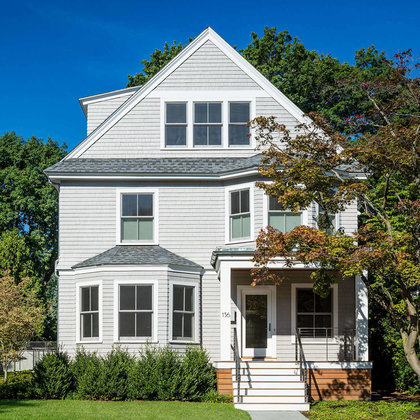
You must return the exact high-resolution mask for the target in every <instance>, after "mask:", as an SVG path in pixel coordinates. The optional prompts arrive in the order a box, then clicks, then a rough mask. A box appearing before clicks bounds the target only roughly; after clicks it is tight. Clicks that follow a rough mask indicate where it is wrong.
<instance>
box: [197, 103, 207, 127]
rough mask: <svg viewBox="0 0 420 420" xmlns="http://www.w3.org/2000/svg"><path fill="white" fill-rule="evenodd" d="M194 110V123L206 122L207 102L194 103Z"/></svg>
mask: <svg viewBox="0 0 420 420" xmlns="http://www.w3.org/2000/svg"><path fill="white" fill-rule="evenodd" d="M194 107H195V110H194V115H195V120H194V121H195V122H196V123H206V122H208V121H207V104H206V103H200V104H194Z"/></svg>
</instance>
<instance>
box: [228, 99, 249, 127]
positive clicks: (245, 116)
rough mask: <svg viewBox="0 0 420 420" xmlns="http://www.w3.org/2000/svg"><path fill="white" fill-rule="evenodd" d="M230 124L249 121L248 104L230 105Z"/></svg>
mask: <svg viewBox="0 0 420 420" xmlns="http://www.w3.org/2000/svg"><path fill="white" fill-rule="evenodd" d="M229 105H230V122H231V123H247V122H248V120H249V103H246V102H231V103H230V104H229Z"/></svg>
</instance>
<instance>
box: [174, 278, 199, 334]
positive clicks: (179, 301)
mask: <svg viewBox="0 0 420 420" xmlns="http://www.w3.org/2000/svg"><path fill="white" fill-rule="evenodd" d="M172 296H173V301H172V308H173V309H172V339H173V340H186V341H190V340H191V341H193V340H194V339H195V337H194V335H195V308H194V306H195V305H194V301H195V287H194V286H183V285H173V289H172Z"/></svg>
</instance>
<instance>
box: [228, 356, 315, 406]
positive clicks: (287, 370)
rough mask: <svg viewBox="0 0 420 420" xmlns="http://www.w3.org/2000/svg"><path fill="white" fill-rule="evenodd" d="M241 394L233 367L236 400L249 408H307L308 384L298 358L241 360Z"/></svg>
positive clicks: (234, 398) (234, 400) (235, 401)
mask: <svg viewBox="0 0 420 420" xmlns="http://www.w3.org/2000/svg"><path fill="white" fill-rule="evenodd" d="M240 366H241V369H240V374H241V375H240V381H239V396H238V381H237V380H236V369H235V367H233V368H232V385H233V402H234V404H235V408H239V409H241V410H246V411H263V410H265V411H285V410H287V411H292V410H293V411H308V410H309V403H307V402H305V384H304V383H303V382H302V381H301V380H300V374H299V366H298V364H297V363H295V362H276V361H255V360H252V361H244V360H242V361H241V365H240Z"/></svg>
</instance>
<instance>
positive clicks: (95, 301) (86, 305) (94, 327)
mask: <svg viewBox="0 0 420 420" xmlns="http://www.w3.org/2000/svg"><path fill="white" fill-rule="evenodd" d="M80 300H81V305H80V339H81V340H82V341H83V340H86V339H98V338H99V286H86V287H80Z"/></svg>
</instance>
